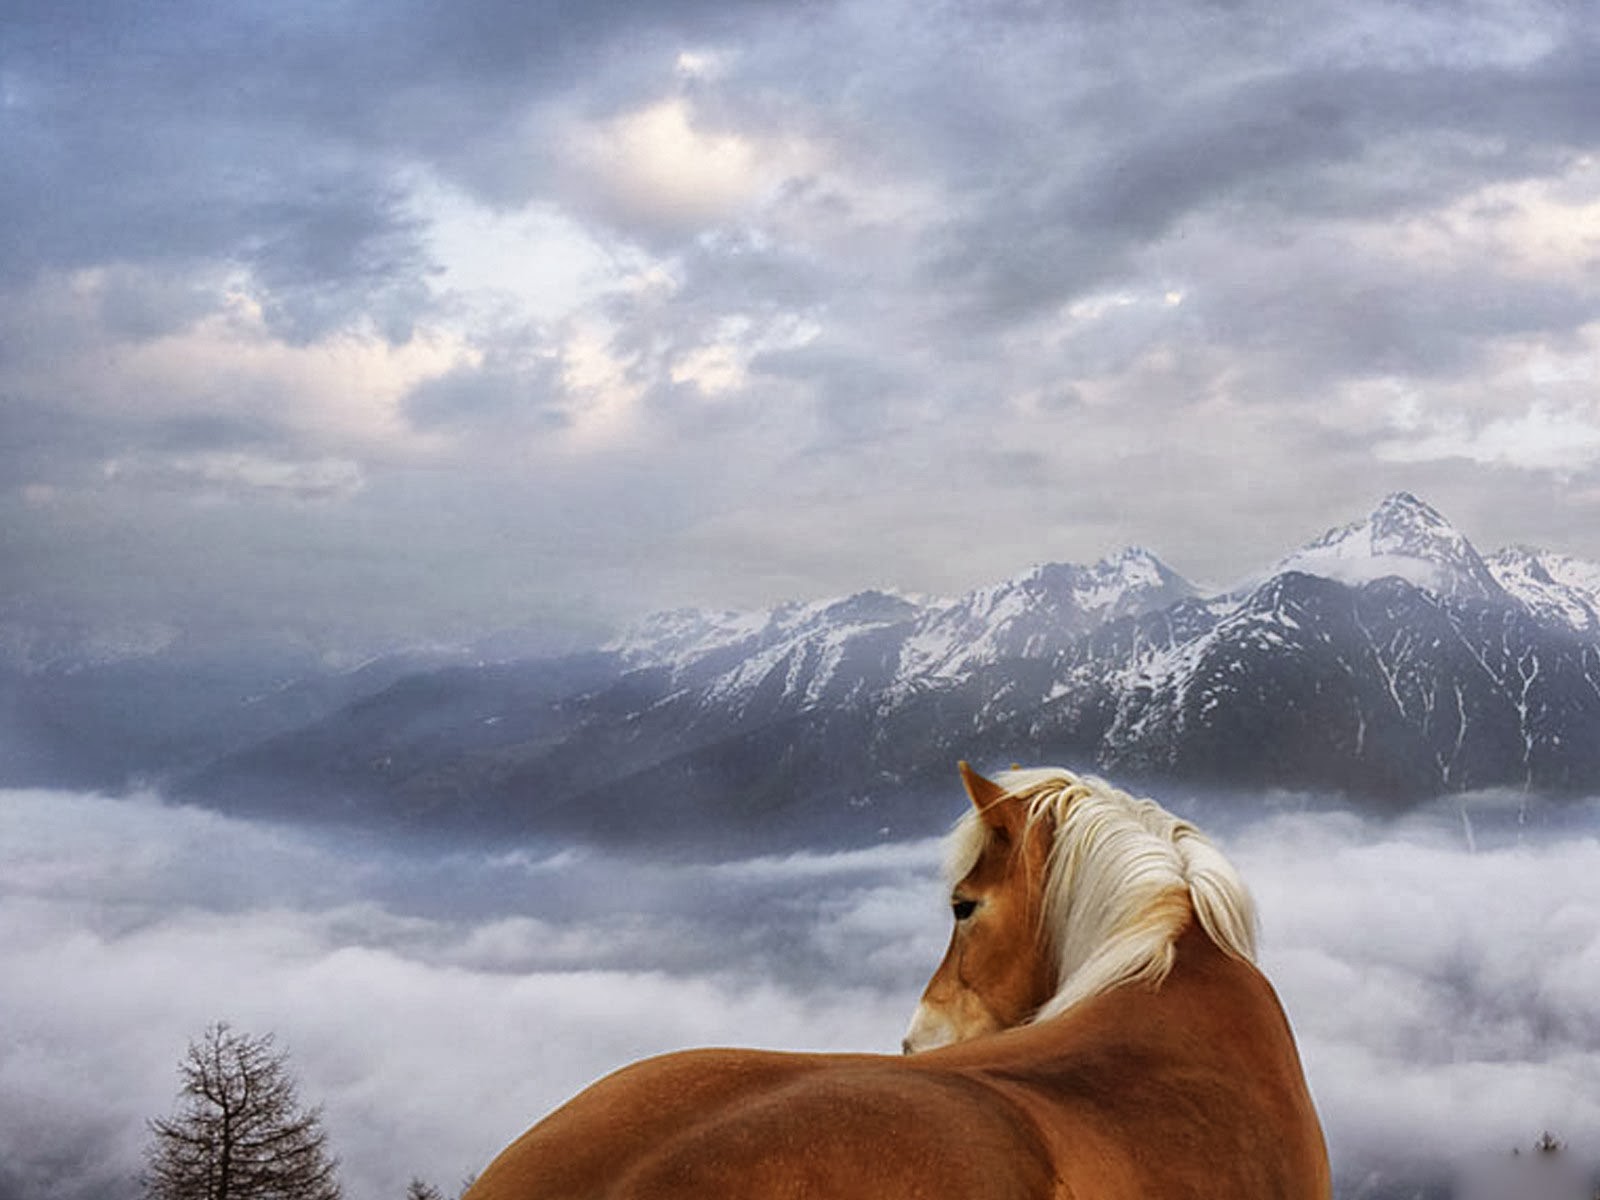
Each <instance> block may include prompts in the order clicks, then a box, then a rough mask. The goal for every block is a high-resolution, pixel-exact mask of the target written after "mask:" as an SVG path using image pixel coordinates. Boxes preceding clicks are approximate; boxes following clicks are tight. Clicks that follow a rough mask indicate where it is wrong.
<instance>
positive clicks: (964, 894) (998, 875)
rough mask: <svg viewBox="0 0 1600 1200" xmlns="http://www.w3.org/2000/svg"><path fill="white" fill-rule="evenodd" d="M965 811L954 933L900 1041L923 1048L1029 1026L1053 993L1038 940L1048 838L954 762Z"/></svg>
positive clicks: (1044, 946)
mask: <svg viewBox="0 0 1600 1200" xmlns="http://www.w3.org/2000/svg"><path fill="white" fill-rule="evenodd" d="M961 779H962V782H963V783H964V784H965V785H966V788H967V795H968V796H969V797H970V798H971V800H972V807H973V813H972V816H971V818H969V821H968V822H967V823H966V825H965V826H964V833H965V836H960V837H958V838H957V839H956V841H955V842H954V844H953V853H952V858H953V859H954V861H953V862H952V864H951V865H952V870H951V872H950V874H951V876H952V879H953V880H954V886H953V887H952V889H951V894H950V909H951V913H952V915H953V916H954V917H955V929H954V930H953V931H952V932H951V934H950V946H949V949H947V950H946V951H945V955H944V961H943V962H941V963H940V964H939V969H938V970H937V971H935V972H934V974H933V978H932V979H931V980H929V981H928V986H927V988H926V990H925V991H924V992H923V994H922V1002H921V1003H920V1004H919V1005H918V1006H917V1011H916V1015H915V1016H914V1017H913V1018H912V1021H911V1028H910V1030H909V1031H908V1032H907V1033H906V1038H905V1041H904V1042H903V1043H902V1045H903V1047H904V1049H905V1052H906V1053H907V1054H912V1053H915V1052H916V1051H919V1050H932V1049H934V1048H935V1047H938V1046H946V1045H949V1044H950V1043H952V1042H962V1041H966V1040H967V1039H968V1038H972V1037H977V1036H978V1035H979V1034H984V1033H992V1032H994V1031H996V1030H1000V1029H1009V1028H1011V1027H1012V1026H1014V1025H1021V1024H1023V1023H1024V1022H1026V1021H1028V1020H1030V1019H1031V1018H1032V1017H1033V1015H1034V1014H1035V1013H1036V1012H1037V1011H1038V1010H1039V1008H1040V1006H1041V1005H1043V1004H1044V1003H1045V1002H1046V1001H1047V1000H1048V999H1049V998H1050V996H1051V995H1052V993H1054V992H1055V990H1056V965H1055V962H1054V955H1053V954H1052V952H1051V946H1050V944H1049V940H1048V939H1047V938H1044V937H1041V936H1040V929H1041V922H1042V920H1043V917H1044V912H1043V894H1044V893H1043V889H1042V884H1043V881H1044V879H1045V875H1046V870H1047V866H1048V863H1049V859H1050V850H1051V843H1050V834H1049V831H1048V830H1047V829H1046V828H1045V827H1044V826H1043V825H1042V824H1041V823H1039V822H1036V821H1033V820H1030V819H1029V812H1028V808H1027V805H1026V804H1025V803H1024V802H1023V801H1021V800H1020V799H1018V798H1017V797H1016V796H1014V795H1012V794H1010V793H1008V792H1007V791H1006V790H1005V789H1003V788H1002V787H1000V786H999V785H998V784H996V783H992V782H990V781H989V780H987V779H985V778H984V777H983V776H982V775H979V774H978V773H977V772H976V771H973V770H972V769H971V768H970V767H968V766H967V764H966V763H962V764H961Z"/></svg>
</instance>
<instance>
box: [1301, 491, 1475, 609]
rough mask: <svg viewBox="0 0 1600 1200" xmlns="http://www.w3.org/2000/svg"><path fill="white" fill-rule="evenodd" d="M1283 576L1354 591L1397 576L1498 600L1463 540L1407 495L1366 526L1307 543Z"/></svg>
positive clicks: (1440, 590) (1391, 500)
mask: <svg viewBox="0 0 1600 1200" xmlns="http://www.w3.org/2000/svg"><path fill="white" fill-rule="evenodd" d="M1284 571H1303V572H1304V573H1306V574H1308V575H1320V576H1323V577H1324V578H1327V579H1335V580H1338V581H1339V582H1340V583H1348V584H1358V585H1359V584H1363V583H1370V582H1371V581H1372V580H1374V579H1382V578H1384V577H1386V576H1398V577H1399V578H1401V579H1403V580H1405V581H1406V582H1408V583H1411V584H1415V585H1416V586H1417V587H1421V588H1426V589H1427V590H1429V591H1431V592H1434V593H1436V594H1439V595H1443V596H1452V597H1476V598H1490V597H1499V596H1501V594H1502V589H1501V587H1500V584H1499V583H1498V582H1497V581H1496V579H1495V577H1494V574H1493V573H1492V572H1491V571H1490V570H1489V568H1488V567H1487V566H1486V565H1485V564H1484V561H1483V559H1482V558H1480V557H1479V556H1478V552H1477V551H1476V550H1475V549H1473V547H1472V543H1471V542H1469V541H1468V540H1467V538H1466V536H1465V535H1464V534H1462V533H1461V532H1460V531H1459V530H1457V529H1456V528H1455V526H1453V525H1451V524H1450V522H1449V521H1447V520H1446V519H1445V518H1444V517H1443V516H1442V515H1440V513H1439V512H1438V510H1437V509H1435V508H1433V507H1432V506H1431V505H1428V504H1426V503H1424V502H1423V501H1421V500H1419V499H1417V498H1416V497H1415V496H1413V495H1412V494H1411V493H1410V492H1396V493H1394V494H1393V495H1391V496H1387V497H1385V498H1384V500H1383V501H1382V502H1381V503H1380V504H1379V505H1378V507H1377V508H1375V509H1373V510H1372V513H1371V515H1370V516H1368V517H1367V518H1366V519H1365V520H1362V521H1356V522H1353V523H1351V524H1349V525H1344V526H1340V527H1337V528H1334V529H1330V530H1328V532H1327V533H1325V534H1323V535H1322V536H1321V537H1319V538H1317V539H1316V540H1314V541H1312V542H1309V543H1307V544H1306V545H1305V546H1303V547H1301V548H1300V549H1299V550H1297V551H1295V552H1294V553H1293V554H1291V555H1289V556H1288V557H1287V558H1285V559H1283V560H1281V561H1280V562H1279V563H1278V565H1277V567H1276V568H1275V569H1274V573H1282V572H1284Z"/></svg>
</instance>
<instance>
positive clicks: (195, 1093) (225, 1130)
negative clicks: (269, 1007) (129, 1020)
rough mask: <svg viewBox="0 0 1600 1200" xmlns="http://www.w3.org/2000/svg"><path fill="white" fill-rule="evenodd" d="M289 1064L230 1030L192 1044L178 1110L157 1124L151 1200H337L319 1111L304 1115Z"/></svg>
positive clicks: (221, 1028)
mask: <svg viewBox="0 0 1600 1200" xmlns="http://www.w3.org/2000/svg"><path fill="white" fill-rule="evenodd" d="M286 1061H287V1056H286V1055H285V1054H284V1053H282V1052H278V1051H274V1050H273V1048H272V1035H271V1034H268V1035H266V1036H265V1037H259V1038H253V1037H248V1036H246V1035H244V1034H239V1033H234V1032H233V1030H232V1029H230V1028H229V1027H228V1025H227V1024H226V1023H222V1024H217V1025H213V1026H211V1027H210V1028H209V1029H207V1030H206V1031H205V1033H204V1034H203V1035H202V1036H201V1037H200V1039H199V1040H198V1041H193V1042H190V1043H189V1049H188V1052H187V1053H186V1054H185V1055H184V1058H183V1060H182V1062H180V1063H179V1064H178V1074H179V1077H180V1079H181V1080H182V1087H181V1088H180V1089H179V1092H178V1101H179V1107H178V1111H177V1113H175V1114H174V1115H173V1116H171V1117H168V1118H165V1119H161V1120H155V1121H151V1122H150V1132H151V1142H150V1145H149V1147H148V1148H147V1150H146V1162H147V1169H146V1171H145V1175H144V1179H143V1182H144V1191H145V1196H146V1197H147V1198H148V1200H340V1197H339V1182H338V1178H337V1175H336V1173H335V1172H336V1170H337V1168H338V1165H339V1164H338V1160H337V1159H334V1158H332V1157H330V1155H329V1154H328V1136H327V1134H326V1133H325V1132H324V1131H323V1128H322V1110H321V1109H320V1108H313V1109H302V1108H301V1107H300V1104H299V1100H298V1099H297V1097H296V1095H295V1083H294V1080H293V1078H292V1077H291V1076H290V1075H289V1072H288V1068H287V1066H286Z"/></svg>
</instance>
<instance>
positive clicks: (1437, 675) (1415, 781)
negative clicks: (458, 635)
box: [124, 493, 1600, 845]
mask: <svg viewBox="0 0 1600 1200" xmlns="http://www.w3.org/2000/svg"><path fill="white" fill-rule="evenodd" d="M421 666H423V664H417V663H414V662H413V663H404V662H398V661H397V662H396V663H393V664H388V665H383V664H374V665H372V666H370V667H369V668H368V672H369V676H368V678H367V679H366V680H365V681H364V683H363V685H362V686H360V687H357V688H354V690H353V691H352V692H351V693H350V695H349V696H348V697H347V699H346V700H345V701H344V702H339V701H338V698H337V697H336V696H335V695H334V694H333V693H332V692H331V691H330V690H329V687H330V685H329V682H328V681H327V680H326V679H323V680H322V681H321V682H320V683H319V684H318V687H317V689H315V690H316V695H317V696H318V697H320V699H321V702H320V703H319V704H314V705H310V706H308V707H307V708H306V709H305V712H304V714H303V719H301V720H298V721H294V720H290V719H287V713H285V712H282V711H281V706H280V716H281V717H282V718H283V719H278V718H275V723H272V724H270V725H266V724H258V725H257V726H255V727H254V728H255V729H256V732H257V733H258V734H259V736H256V737H255V738H253V739H245V738H244V737H242V736H240V735H241V734H242V733H244V732H246V731H245V730H244V729H243V728H239V729H234V730H233V731H232V733H231V734H230V736H229V738H226V739H224V738H216V737H214V738H213V743H212V744H214V745H216V746H218V747H220V748H219V749H218V750H217V752H216V753H215V754H213V755H212V756H211V757H210V758H209V759H208V760H207V761H206V762H205V763H204V764H203V766H202V768H201V769H199V770H196V771H193V772H192V773H190V774H188V775H186V776H185V778H184V779H183V781H182V783H181V788H182V791H183V793H184V794H185V795H187V796H189V797H191V798H194V799H198V800H200V801H202V802H205V803H208V804H214V805H217V806H220V807H225V808H230V809H240V810H249V811H259V812H269V813H274V814H282V815H294V816H297V817H311V816H319V817H326V818H331V819H338V820H345V821H358V822H382V823H385V824H387V825H391V826H394V825H398V826H404V827H415V828H420V829H453V830H458V831H468V832H473V833H478V834H483V835H486V836H504V835H507V834H525V833H529V832H548V833H553V834H561V835H564V836H570V835H576V836H579V837H590V838H598V839H603V840H621V841H628V840H640V839H647V840H649V841H650V842H651V843H652V844H654V845H662V844H666V843H671V842H673V841H675V840H681V841H685V842H692V843H694V844H697V845H700V844H704V843H705V842H706V839H707V838H708V836H709V834H708V831H718V833H719V834H721V835H724V836H726V837H727V838H730V839H745V840H750V841H756V842H764V843H771V844H779V843H786V842H795V841H799V840H806V841H811V842H816V841H818V840H822V841H826V840H830V839H831V840H836V841H839V842H859V841H860V840H863V839H868V838H873V837H877V836H883V835H885V834H904V833H914V832H931V831H933V830H934V829H936V828H938V827H939V826H941V825H942V824H943V822H944V821H945V820H946V819H947V818H948V816H949V809H948V804H947V796H948V775H949V771H950V768H951V764H952V763H953V762H954V761H956V760H957V759H958V758H971V759H973V760H975V761H977V762H979V763H986V764H995V765H1003V764H1005V763H1008V762H1011V761H1028V762H1039V761H1056V762H1065V763H1068V764H1071V765H1076V766H1078V767H1080V768H1084V769H1091V770H1100V771H1103V772H1105V773H1107V774H1110V775H1112V776H1113V777H1115V778H1117V779H1118V780H1121V781H1129V782H1132V783H1139V784H1148V783H1151V782H1154V781H1162V780H1182V781H1184V782H1186V783H1188V784H1195V785H1207V786H1214V787H1217V788H1229V789H1246V790H1259V789H1261V788H1264V787H1279V788H1290V789H1302V790H1307V789H1309V790H1317V791H1325V792H1329V793H1337V794H1340V795H1343V796H1344V797H1345V798H1346V799H1347V800H1348V801H1349V802H1351V803H1354V804H1357V805H1361V806H1365V807H1368V808H1372V809H1377V810H1382V811H1394V810H1396V809H1400V808H1404V807H1406V806H1408V805H1411V804H1415V803H1418V802H1420V801H1423V800H1426V799H1429V798H1432V797H1435V796H1438V795H1443V794H1449V793H1452V792H1460V791H1467V790H1473V789H1482V788H1495V787H1506V788H1516V789H1535V790H1540V791H1548V792H1552V793H1572V792H1577V791H1581V790H1584V789H1593V788H1596V787H1600V736H1597V735H1600V567H1597V566H1595V565H1593V564H1586V563H1584V562H1582V561H1580V560H1577V559H1573V558H1571V557H1568V556H1563V555H1558V554H1552V553H1549V552H1545V551H1540V550H1535V549H1529V548H1524V547H1514V548H1510V549H1507V550H1502V551H1499V552H1497V553H1494V554H1491V555H1488V556H1482V555H1480V554H1479V553H1478V551H1477V550H1476V549H1475V548H1474V547H1473V545H1472V543H1471V542H1470V540H1469V539H1468V538H1466V537H1465V536H1464V535H1463V534H1462V533H1461V532H1460V531H1459V530H1457V529H1455V528H1454V527H1453V526H1452V525H1451V524H1450V523H1449V521H1447V520H1446V519H1445V518H1444V517H1443V516H1442V515H1441V514H1440V513H1438V512H1437V511H1436V510H1435V509H1433V508H1431V507H1430V506H1429V505H1427V504H1426V503H1425V502H1423V501H1422V500H1420V499H1418V498H1417V497H1415V496H1412V495H1409V494H1406V493H1397V494H1396V495H1393V496H1389V497H1387V498H1385V499H1384V500H1383V501H1382V502H1381V503H1380V504H1379V505H1378V506H1377V507H1376V508H1375V509H1374V510H1373V511H1372V512H1371V513H1370V514H1368V515H1367V516H1366V517H1364V518H1363V519H1361V520H1358V521H1355V522H1352V523H1350V524H1347V525H1344V526H1340V527H1338V528H1335V529H1332V530H1329V531H1328V532H1327V533H1325V534H1323V535H1321V536H1320V537H1317V538H1314V539H1313V540H1311V541H1309V542H1307V543H1306V544H1305V545H1303V546H1302V547H1300V548H1299V549H1297V550H1294V551H1292V552H1291V553H1289V554H1287V555H1285V556H1284V557H1283V558H1282V559H1280V560H1279V562H1278V564H1277V566H1276V567H1275V568H1274V569H1273V570H1272V571H1271V572H1269V573H1268V574H1267V575H1265V576H1264V577H1260V578H1258V579H1256V580H1254V581H1253V582H1251V583H1249V584H1247V585H1243V586H1240V587H1236V588H1233V589H1229V590H1226V591H1223V592H1221V593H1218V594H1214V595H1211V594H1204V593H1202V592H1201V591H1199V590H1198V589H1196V588H1195V587H1194V586H1193V585H1192V584H1190V583H1189V582H1187V581H1186V580H1184V579H1182V578H1181V577H1180V576H1179V575H1177V574H1176V573H1175V572H1173V571H1172V570H1170V569H1169V568H1168V567H1166V566H1165V565H1163V564H1162V563H1161V562H1160V561H1159V560H1158V559H1157V558H1156V557H1155V556H1154V555H1152V554H1151V553H1149V552H1148V551H1146V550H1141V549H1136V548H1135V549H1128V550H1125V551H1122V552H1120V553H1118V554H1115V555H1113V556H1111V557H1109V558H1107V559H1105V560H1103V561H1101V562H1099V563H1096V564H1093V565H1089V566H1078V565H1072V564H1064V563H1048V564H1043V565H1039V566H1035V567H1032V568H1030V569H1028V570H1026V571H1023V572H1021V573H1019V574H1017V575H1015V576H1013V577H1012V578H1010V579H1006V580H1003V581H1001V582H999V583H995V584H991V585H987V586H984V587H979V588H976V589H974V590H973V591H971V592H969V593H968V594H966V595H963V596H959V597H955V598H953V599H930V598H925V597H909V596H902V595H897V594H893V593H888V592H881V591H864V592H860V593H857V594H855V595H852V596H847V597H842V598H838V599H829V600H820V601H814V602H809V603H803V604H790V605H784V606H780V607H778V608H776V609H773V610H770V611H765V612H748V613H730V612H701V611H695V610H680V611H675V612H670V613H663V614H657V615H655V616H652V617H650V618H648V619H646V620H644V621H642V622H640V623H639V624H637V625H636V626H634V627H633V628H631V629H629V630H627V631H625V632H624V633H622V634H621V635H619V636H618V637H617V638H616V639H615V641H613V642H612V643H611V644H610V645H607V646H605V647H602V648H601V649H599V650H596V651H592V652H587V653H582V654H576V655H568V656H566V657H563V658H557V659H541V660H523V659H518V660H515V661H502V662H492V663H482V662H478V661H475V660H461V659H457V660H452V661H450V662H448V663H441V664H434V665H431V666H427V667H426V669H419V667H421ZM124 694H126V693H124ZM191 758H193V756H191ZM930 793H934V794H937V795H939V796H941V797H944V798H945V801H941V802H939V803H930V802H929V801H928V800H927V799H926V797H927V796H928V795H929V794H930Z"/></svg>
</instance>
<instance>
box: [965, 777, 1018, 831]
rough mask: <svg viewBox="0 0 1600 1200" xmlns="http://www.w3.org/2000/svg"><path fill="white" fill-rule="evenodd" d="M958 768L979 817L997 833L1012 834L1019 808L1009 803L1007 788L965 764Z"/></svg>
mask: <svg viewBox="0 0 1600 1200" xmlns="http://www.w3.org/2000/svg"><path fill="white" fill-rule="evenodd" d="M957 766H958V768H959V769H960V771H961V784H962V786H963V787H965V788H966V789H967V798H968V799H970V800H971V801H972V807H973V808H975V809H977V811H978V817H979V818H980V819H981V820H982V821H983V823H984V824H985V825H987V826H989V828H990V829H993V830H995V831H996V832H997V833H1005V834H1010V833H1011V832H1012V829H1011V826H1012V824H1013V822H1014V820H1015V817H1016V812H1015V810H1016V807H1017V806H1016V805H1014V804H1009V803H1007V801H1008V800H1009V798H1010V797H1009V795H1008V793H1007V792H1006V790H1005V788H1003V787H1001V786H1000V785H999V784H998V783H995V782H994V780H992V779H985V778H984V777H983V776H982V775H979V774H978V773H977V772H976V771H974V770H973V769H972V768H971V767H970V766H968V765H967V764H966V763H965V762H962V763H958V764H957Z"/></svg>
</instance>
